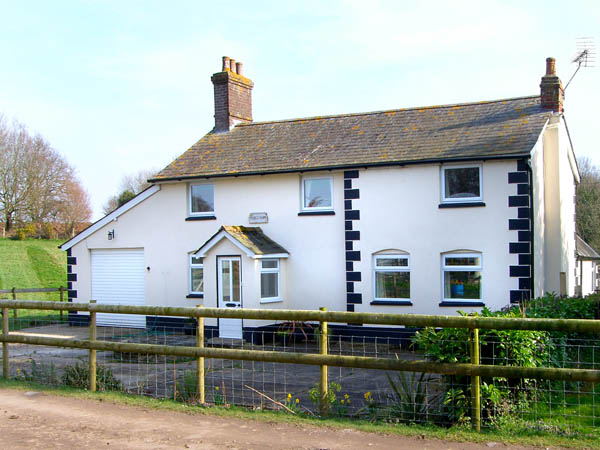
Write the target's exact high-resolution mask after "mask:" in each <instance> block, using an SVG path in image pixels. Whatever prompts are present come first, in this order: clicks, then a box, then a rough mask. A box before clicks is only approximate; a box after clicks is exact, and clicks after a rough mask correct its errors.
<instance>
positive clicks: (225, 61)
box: [221, 56, 229, 72]
mask: <svg viewBox="0 0 600 450" xmlns="http://www.w3.org/2000/svg"><path fill="white" fill-rule="evenodd" d="M227 69H229V56H223V68H222V69H221V72H225V71H226V70H227Z"/></svg>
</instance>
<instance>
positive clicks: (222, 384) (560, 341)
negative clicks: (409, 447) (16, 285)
mask: <svg viewBox="0 0 600 450" xmlns="http://www.w3.org/2000/svg"><path fill="white" fill-rule="evenodd" d="M10 330H11V334H18V333H24V334H28V335H43V336H53V337H68V338H76V339H88V338H89V328H88V327H87V326H72V324H69V322H68V319H67V317H66V314H65V317H63V319H62V320H61V319H60V317H59V315H58V312H52V313H48V312H41V311H33V310H20V311H19V315H18V318H17V319H14V318H12V317H11V319H10ZM388 330H389V329H388ZM288 331H289V330H286V328H285V327H284V326H280V328H279V329H277V328H275V329H274V330H273V331H256V332H254V333H250V334H249V333H245V338H246V339H245V340H237V339H224V338H218V337H214V336H211V335H210V334H207V335H206V338H205V342H204V345H205V347H213V348H236V349H244V350H263V351H277V352H301V353H313V354H316V353H319V342H318V339H319V334H318V325H317V324H312V325H310V327H308V326H307V328H306V331H308V332H297V330H296V331H295V332H294V333H289V332H288ZM329 334H330V336H329V346H328V351H329V354H331V355H349V356H369V357H376V358H392V359H402V360H423V359H431V358H432V355H431V354H428V353H427V352H426V351H424V350H423V349H420V348H418V347H416V346H415V345H413V343H412V340H411V338H410V336H408V335H407V333H406V330H403V329H401V328H399V329H398V332H397V333H394V332H390V333H387V335H386V337H370V336H365V335H361V334H358V333H357V334H348V332H347V331H345V332H342V331H340V330H338V329H336V328H335V326H330V332H329ZM549 335H550V336H549V341H548V343H547V344H546V345H551V346H552V352H546V353H544V352H540V355H537V356H538V357H540V358H542V359H543V361H542V364H541V365H542V366H546V367H562V368H580V369H596V370H598V369H600V339H598V338H596V337H595V336H589V335H581V334H577V335H573V334H571V335H567V334H566V333H549ZM97 339H98V340H101V341H112V342H126V343H136V344H160V345H169V346H191V347H194V346H196V336H195V335H194V333H193V332H192V330H190V329H182V328H180V327H154V328H152V329H133V328H117V327H107V326H98V327H97ZM449 344H450V343H449V342H444V341H440V342H438V343H437V345H438V346H439V347H444V348H446V347H448V345H449ZM511 345H513V347H511V346H510V345H507V344H506V342H503V340H502V339H501V338H500V337H499V336H496V337H495V338H489V339H487V340H486V341H482V343H481V345H480V354H481V364H490V365H514V364H518V359H516V358H515V355H516V354H518V351H517V350H519V348H518V347H519V346H518V344H511ZM451 347H452V349H453V352H454V353H450V355H449V359H450V360H451V359H452V358H455V360H456V361H458V362H460V361H465V357H466V358H467V359H466V361H468V355H469V341H468V340H467V339H465V340H464V341H460V342H457V341H456V340H454V341H453V342H452V343H451ZM9 360H10V376H11V377H13V378H16V379H22V380H27V381H34V382H37V383H42V384H48V385H54V386H57V385H65V384H66V385H71V386H75V387H79V388H83V389H87V387H88V385H89V351H88V350H79V349H68V348H55V347H47V346H35V345H24V344H10V358H9ZM97 363H98V369H97V373H98V375H97V380H98V388H99V390H114V391H122V392H127V393H132V394H140V395H146V396H151V397H155V398H169V399H174V400H176V401H183V402H189V403H197V402H198V396H199V394H198V386H197V376H196V359H195V358H187V357H176V356H163V355H150V354H140V353H123V352H114V351H97ZM204 365H205V386H206V388H205V392H206V402H207V403H209V404H214V405H237V406H244V407H248V408H253V409H280V410H286V411H293V412H294V413H302V414H306V415H318V414H319V386H318V383H319V379H320V378H319V373H320V372H319V370H320V368H319V366H311V365H302V364H283V363H271V362H258V361H238V360H227V359H214V358H205V361H204ZM470 389H471V388H470V378H469V377H466V376H449V375H438V374H431V373H411V372H386V371H381V370H371V369H357V368H342V367H331V366H330V367H329V397H328V400H327V402H328V406H329V413H330V414H331V415H334V416H340V417H354V418H362V419H369V420H374V421H375V420H382V421H388V422H402V423H432V424H437V425H442V426H448V425H456V424H465V425H466V424H469V423H470V420H471V419H470V416H471V411H470V395H471V393H470ZM481 390H482V396H481V398H482V400H481V401H482V403H481V418H482V426H485V427H495V426H512V427H521V428H524V429H528V430H532V431H550V432H555V433H560V434H566V435H569V434H573V435H575V434H585V435H594V436H596V435H598V436H600V434H599V432H598V429H597V428H598V426H599V425H600V387H599V386H597V385H593V384H591V383H583V382H568V381H548V380H530V379H504V378H485V377H483V378H482V379H481Z"/></svg>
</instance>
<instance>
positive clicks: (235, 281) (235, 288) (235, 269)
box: [231, 260, 240, 303]
mask: <svg viewBox="0 0 600 450" xmlns="http://www.w3.org/2000/svg"><path fill="white" fill-rule="evenodd" d="M231 266H232V267H231V270H232V274H231V275H232V295H233V298H232V300H233V301H234V302H236V303H239V302H240V262H239V261H236V260H234V261H231Z"/></svg>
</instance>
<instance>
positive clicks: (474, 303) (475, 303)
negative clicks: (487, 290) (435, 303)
mask: <svg viewBox="0 0 600 450" xmlns="http://www.w3.org/2000/svg"><path fill="white" fill-rule="evenodd" d="M440 306H443V307H446V306H449V307H453V306H473V307H480V306H485V303H483V302H481V301H477V300H476V301H472V302H465V301H456V302H453V301H446V300H444V301H442V302H440Z"/></svg>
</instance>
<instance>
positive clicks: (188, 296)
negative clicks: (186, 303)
mask: <svg viewBox="0 0 600 450" xmlns="http://www.w3.org/2000/svg"><path fill="white" fill-rule="evenodd" d="M185 298H204V294H188V295H186V296H185Z"/></svg>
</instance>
